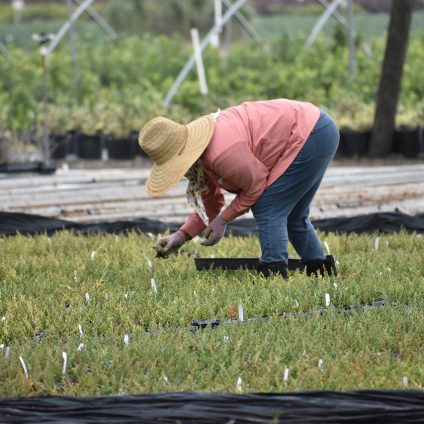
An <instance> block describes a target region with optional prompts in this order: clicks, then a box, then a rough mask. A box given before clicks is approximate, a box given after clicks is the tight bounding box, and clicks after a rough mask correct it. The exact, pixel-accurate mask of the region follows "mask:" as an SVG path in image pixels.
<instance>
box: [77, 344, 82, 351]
mask: <svg viewBox="0 0 424 424" xmlns="http://www.w3.org/2000/svg"><path fill="white" fill-rule="evenodd" d="M83 349H84V343H80V344H79V346H78V347H77V352H81V351H82V350H83Z"/></svg>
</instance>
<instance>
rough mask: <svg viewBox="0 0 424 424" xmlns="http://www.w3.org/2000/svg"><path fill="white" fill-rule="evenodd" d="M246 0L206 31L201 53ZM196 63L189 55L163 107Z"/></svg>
mask: <svg viewBox="0 0 424 424" xmlns="http://www.w3.org/2000/svg"><path fill="white" fill-rule="evenodd" d="M87 1H88V0H87ZM246 1H247V0H238V1H237V2H236V3H234V4H233V5H232V6H231V7H230V8H229V9H228V10H227V11H226V12H225V14H224V16H223V17H222V20H221V21H220V23H219V24H218V25H214V26H213V28H212V29H211V30H210V31H209V32H208V34H207V35H206V37H205V38H204V39H203V40H202V41H201V43H200V52H201V53H202V52H203V51H204V50H205V49H206V47H207V46H208V45H209V43H210V40H211V38H213V37H214V36H216V35H217V34H219V32H220V31H221V30H222V28H223V27H224V26H225V24H226V23H227V22H228V21H229V20H230V19H231V17H232V16H233V15H234V14H235V13H236V12H237V10H238V9H240V7H241V6H243V5H244V4H245V3H246ZM195 63H196V57H195V54H194V53H193V54H192V55H191V57H190V59H189V60H188V61H187V62H186V64H185V65H184V67H183V69H182V70H181V72H180V73H179V75H178V77H177V79H176V80H175V82H174V84H173V85H172V87H171V88H170V89H169V91H168V94H167V95H166V97H165V99H164V101H163V105H164V106H165V107H169V106H170V104H171V102H172V99H173V98H174V96H175V94H177V91H178V88H179V87H180V85H181V84H182V83H183V81H184V80H185V79H186V77H187V75H188V74H189V72H190V71H191V69H192V68H193V66H194V65H195Z"/></svg>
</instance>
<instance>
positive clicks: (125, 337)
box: [124, 334, 130, 346]
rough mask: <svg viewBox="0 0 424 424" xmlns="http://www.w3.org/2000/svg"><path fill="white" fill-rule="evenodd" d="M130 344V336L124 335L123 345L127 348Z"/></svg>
mask: <svg viewBox="0 0 424 424" xmlns="http://www.w3.org/2000/svg"><path fill="white" fill-rule="evenodd" d="M129 344H130V336H129V335H128V334H125V336H124V345H125V346H128V345H129Z"/></svg>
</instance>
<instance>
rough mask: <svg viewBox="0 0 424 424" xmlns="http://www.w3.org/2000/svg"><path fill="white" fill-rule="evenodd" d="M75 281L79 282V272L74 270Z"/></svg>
mask: <svg viewBox="0 0 424 424" xmlns="http://www.w3.org/2000/svg"><path fill="white" fill-rule="evenodd" d="M74 281H75V282H76V283H78V272H77V271H74Z"/></svg>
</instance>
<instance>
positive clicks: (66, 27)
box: [41, 0, 94, 57]
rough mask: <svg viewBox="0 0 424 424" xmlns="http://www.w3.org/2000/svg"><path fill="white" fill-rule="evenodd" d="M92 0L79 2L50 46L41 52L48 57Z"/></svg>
mask: <svg viewBox="0 0 424 424" xmlns="http://www.w3.org/2000/svg"><path fill="white" fill-rule="evenodd" d="M93 2H94V0H85V1H84V3H81V4H80V6H79V7H78V8H77V9H76V10H75V12H73V13H72V15H71V16H70V17H69V19H68V20H67V21H66V22H65V23H64V24H63V26H62V28H60V30H59V31H58V32H57V34H56V35H55V37H54V39H53V41H52V42H51V44H50V46H49V47H47V48H43V49H42V50H41V54H42V55H43V56H45V57H48V56H49V55H50V54H51V53H52V52H53V50H54V49H55V48H56V46H57V45H58V44H59V42H60V40H61V39H62V38H63V36H64V35H65V34H66V33H67V32H68V31H69V30H70V28H71V27H72V24H73V23H75V22H76V21H77V19H78V18H79V17H80V16H81V14H82V13H83V12H84V10H85V9H87V8H88V7H89V6H90V5H91V3H93Z"/></svg>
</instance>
